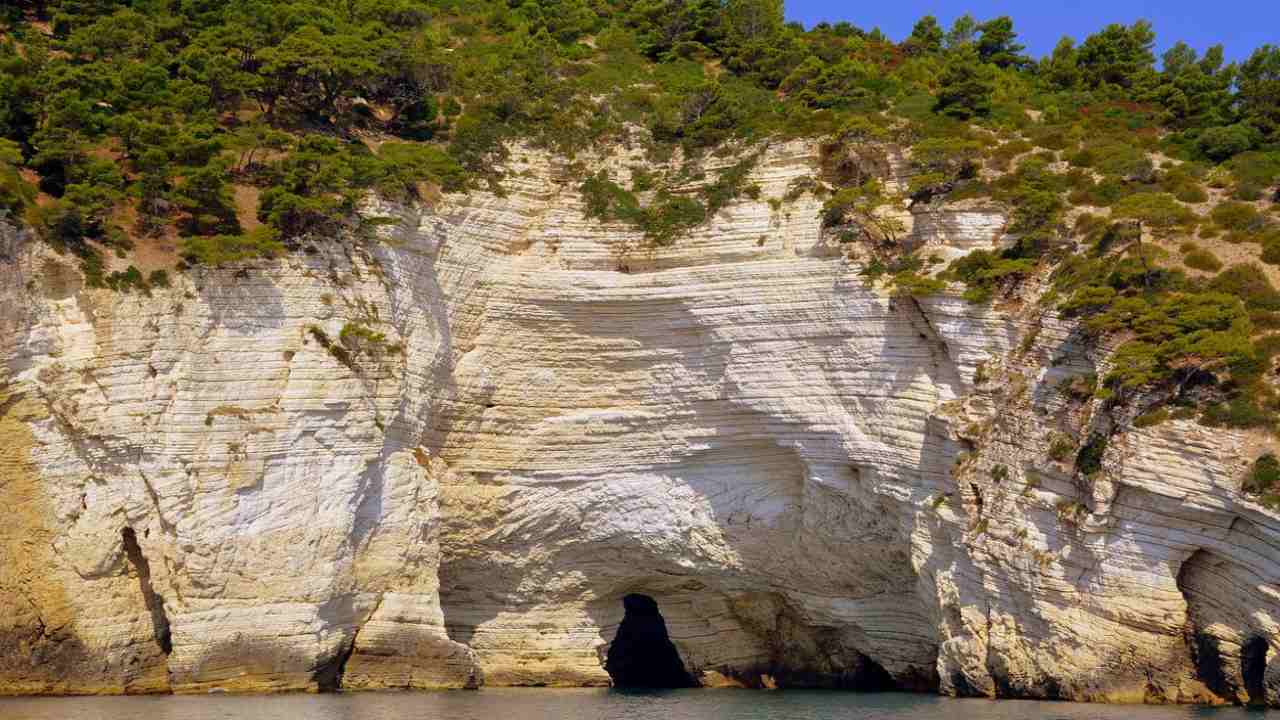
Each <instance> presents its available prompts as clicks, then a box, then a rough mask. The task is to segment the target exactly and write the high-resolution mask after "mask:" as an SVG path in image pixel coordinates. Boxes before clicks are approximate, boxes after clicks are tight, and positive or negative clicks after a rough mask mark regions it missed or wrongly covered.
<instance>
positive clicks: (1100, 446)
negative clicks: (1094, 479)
mask: <svg viewBox="0 0 1280 720" xmlns="http://www.w3.org/2000/svg"><path fill="white" fill-rule="evenodd" d="M1106 452H1107V436H1106V435H1103V434H1102V433H1094V434H1092V435H1090V436H1089V440H1088V442H1086V443H1085V444H1084V445H1082V446H1080V451H1079V452H1077V453H1076V472H1078V473H1080V474H1082V475H1084V476H1086V477H1088V476H1090V475H1094V474H1096V473H1097V472H1098V471H1100V470H1102V458H1103V456H1104V455H1106Z"/></svg>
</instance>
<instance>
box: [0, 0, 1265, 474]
mask: <svg viewBox="0 0 1280 720" xmlns="http://www.w3.org/2000/svg"><path fill="white" fill-rule="evenodd" d="M1154 47H1155V36H1154V34H1153V32H1152V29H1151V27H1150V25H1148V24H1147V23H1144V22H1138V23H1135V24H1133V25H1128V26H1125V25H1109V26H1107V27H1105V28H1102V29H1101V30H1100V31H1098V32H1096V33H1094V34H1093V35H1090V36H1089V37H1087V38H1084V39H1083V40H1082V41H1080V42H1078V43H1077V42H1076V41H1074V40H1071V39H1065V38H1064V39H1063V41H1062V42H1060V43H1059V44H1058V46H1057V47H1056V48H1055V50H1054V52H1053V53H1052V55H1050V56H1049V57H1046V58H1042V59H1038V60H1037V59H1033V58H1029V57H1027V56H1025V55H1024V54H1023V50H1024V49H1023V47H1022V46H1021V45H1020V44H1019V42H1018V36H1017V32H1016V28H1015V24H1014V22H1013V20H1011V19H1010V18H1008V17H997V18H990V19H985V20H983V21H979V20H977V19H974V18H972V17H970V16H967V15H966V16H964V17H961V18H960V19H959V20H957V21H956V22H955V23H954V25H953V26H952V27H950V28H943V27H941V26H940V25H939V24H938V22H937V20H936V19H935V18H932V17H925V18H923V19H921V20H920V22H919V23H917V25H916V26H915V28H914V29H913V31H912V33H911V35H910V36H909V37H908V38H906V39H905V40H903V41H902V42H894V41H891V40H890V39H888V38H886V37H885V36H884V35H883V34H882V33H880V32H879V31H878V30H864V29H861V28H858V27H856V26H854V25H852V24H850V23H837V24H827V23H821V24H818V25H816V26H814V27H813V28H810V29H805V28H803V27H801V26H800V25H798V24H794V23H787V22H785V21H784V17H783V13H782V3H781V0H346V1H345V2H342V3H333V2H322V1H321V0H243V1H241V2H231V3H221V2H199V1H196V0H190V1H188V0H183V1H182V2H178V1H177V0H46V1H41V2H20V3H17V4H16V5H14V6H13V7H12V8H9V9H7V10H6V11H5V12H3V13H0V216H21V217H22V218H23V219H24V221H25V222H26V223H27V224H29V225H30V226H31V227H32V228H33V229H34V230H35V231H36V232H37V233H38V234H39V236H40V237H42V238H43V239H45V240H46V241H47V242H48V243H50V245H52V246H53V247H54V248H56V249H58V250H60V251H63V252H69V253H71V254H73V255H74V256H75V257H77V258H78V259H79V261H80V264H81V267H82V268H83V269H84V272H85V274H86V276H87V278H88V280H89V283H90V285H93V286H98V287H111V288H115V289H118V290H121V291H131V290H138V291H142V292H146V291H149V289H150V288H154V287H162V286H163V285H164V284H167V283H168V275H167V274H166V275H163V276H154V274H153V276H152V277H143V275H142V273H141V272H140V271H138V270H137V269H136V268H130V269H126V270H124V271H117V272H108V271H107V265H106V263H105V261H104V254H105V253H108V252H114V253H116V254H117V255H120V256H121V257H127V253H128V250H129V249H130V248H132V247H133V246H134V245H136V244H137V243H140V242H147V241H148V239H149V238H151V237H161V236H172V235H176V236H177V237H178V238H179V239H180V252H181V257H182V259H183V261H182V263H181V266H180V269H181V268H182V267H195V266H220V265H228V264H236V263H243V262H248V261H252V260H254V259H257V258H271V257H277V256H280V255H283V254H285V253H288V252H294V251H298V250H299V249H305V248H310V247H313V246H314V245H316V244H317V243H321V242H356V241H359V239H360V238H362V237H366V236H367V235H366V234H365V233H361V232H358V231H359V230H361V227H360V224H361V221H360V220H359V218H358V215H357V213H356V212H355V209H356V207H357V205H358V203H359V202H360V201H361V199H362V198H364V197H365V196H366V195H367V194H368V193H370V192H380V193H383V194H385V195H387V196H391V197H395V198H403V199H418V200H422V201H424V202H428V203H430V202H434V201H435V199H437V198H438V197H439V194H440V193H449V192H458V191H465V190H469V189H477V188H479V189H485V190H488V191H491V192H494V193H498V194H501V193H502V192H503V191H504V181H505V180H506V178H505V177H504V174H503V173H504V166H505V163H504V161H506V160H508V159H509V157H510V155H511V153H512V151H513V150H515V149H516V148H517V147H518V146H525V147H531V148H535V149H541V150H546V151H549V152H552V153H555V154H558V155H560V156H562V157H565V158H566V159H568V160H570V161H574V160H576V159H577V158H578V156H581V155H586V154H588V153H594V152H595V151H596V150H597V149H601V148H604V149H607V148H610V147H623V146H625V147H632V148H637V147H638V148H639V149H640V150H643V151H644V153H645V154H646V155H647V158H648V161H647V162H646V163H644V165H643V166H637V167H631V168H628V169H627V172H624V173H622V174H623V175H627V177H621V176H619V175H618V174H617V173H615V174H614V175H612V176H611V175H610V174H609V173H608V172H603V171H601V172H597V171H596V170H595V168H598V165H595V166H592V167H593V169H592V170H590V171H588V170H586V169H585V168H586V167H588V164H587V163H581V162H571V163H570V164H569V165H567V167H569V168H570V169H571V172H572V173H574V174H575V175H576V177H575V179H574V181H573V183H574V186H576V187H577V189H578V190H579V192H580V193H581V196H582V200H583V204H584V208H585V213H586V215H587V216H589V217H591V218H593V219H596V220H598V221H601V222H609V223H622V224H626V225H629V226H631V227H633V228H635V229H636V230H638V231H639V232H641V233H643V235H644V237H645V238H646V241H647V242H648V243H650V244H651V245H654V246H665V245H670V244H673V243H676V242H678V241H679V240H680V238H681V237H682V236H684V235H685V234H687V233H688V232H690V231H691V230H694V229H695V228H697V227H699V226H701V225H703V224H704V223H707V222H708V221H709V220H710V219H712V218H713V217H715V216H716V214H717V213H719V212H720V211H722V210H724V209H725V208H726V207H729V206H730V205H731V204H732V203H734V202H735V201H738V200H739V199H740V198H744V197H748V198H756V199H758V198H759V195H760V192H761V191H760V188H759V187H758V186H756V185H754V184H753V183H752V182H751V180H750V177H751V174H752V170H753V169H754V167H755V165H756V163H757V161H758V158H759V157H760V154H761V153H762V152H763V149H764V148H766V147H768V144H769V143H770V142H772V141H774V140H776V139H786V138H791V137H806V138H819V139H821V145H820V147H821V154H820V165H821V167H820V168H819V172H817V173H815V176H814V177H810V178H802V179H799V180H797V181H796V182H795V183H793V185H792V187H790V188H788V190H787V192H786V194H785V195H784V196H783V197H771V198H768V199H767V200H768V202H769V203H770V206H771V207H772V208H773V210H774V211H775V212H778V213H784V212H790V209H789V208H787V207H786V205H787V204H788V203H793V202H795V201H797V200H799V199H800V198H801V197H802V196H804V195H806V194H809V195H812V196H813V197H815V198H817V199H819V200H820V201H821V202H822V211H821V212H822V216H821V222H822V228H823V233H824V236H825V237H826V238H828V239H830V240H832V241H833V243H834V244H836V245H838V247H839V249H840V251H841V253H842V254H843V255H845V256H846V257H849V258H857V259H859V260H861V261H863V262H862V268H861V274H862V276H863V277H865V278H867V279H869V280H872V281H875V280H878V279H880V278H887V279H888V280H889V281H890V283H891V285H892V287H893V291H894V292H896V293H898V294H903V295H912V296H920V295H928V294H932V293H937V292H942V291H944V290H945V287H946V283H947V282H957V283H961V284H963V285H964V286H965V297H966V298H967V299H968V300H970V301H972V302H975V303H986V302H994V301H997V300H1004V299H1008V298H1012V297H1013V295H1014V291H1015V290H1017V289H1018V288H1019V286H1020V285H1021V284H1022V283H1023V282H1024V280H1026V279H1027V278H1029V277H1032V276H1035V275H1038V274H1050V275H1051V277H1052V289H1051V291H1050V293H1049V295H1048V296H1046V300H1045V301H1044V306H1045V307H1051V306H1053V303H1054V302H1056V303H1057V306H1056V309H1057V310H1059V311H1060V312H1062V313H1064V314H1065V315H1066V316H1068V317H1071V318H1075V319H1078V320H1079V322H1080V326H1081V328H1082V329H1083V331H1084V332H1085V333H1086V334H1087V335H1088V336H1089V337H1090V338H1091V339H1092V340H1094V341H1096V342H1098V343H1108V344H1110V346H1114V347H1115V348H1116V352H1115V355H1114V357H1113V358H1112V360H1113V363H1112V365H1111V369H1110V370H1108V372H1107V373H1106V374H1105V377H1102V378H1101V379H1097V378H1095V379H1092V380H1091V381H1089V382H1087V383H1086V382H1085V380H1084V379H1077V381H1075V382H1074V383H1073V384H1072V385H1071V386H1070V387H1069V388H1067V391H1068V394H1069V396H1070V397H1071V398H1072V399H1073V400H1076V401H1079V402H1085V401H1086V400H1092V399H1095V398H1096V399H1101V400H1104V401H1107V402H1115V403H1121V402H1128V401H1133V402H1135V403H1139V404H1141V405H1142V406H1141V407H1138V408H1136V410H1137V411H1140V412H1141V414H1142V417H1144V418H1149V417H1151V416H1152V413H1158V412H1159V408H1160V406H1161V405H1163V404H1172V405H1174V406H1177V407H1180V408H1184V409H1187V408H1194V409H1195V411H1196V412H1198V413H1199V415H1200V418H1201V420H1202V421H1204V422H1208V423H1211V424H1221V425H1231V426H1249V427H1253V426H1265V427H1274V422H1275V421H1274V418H1275V413H1276V412H1277V411H1280V398H1277V397H1276V394H1275V392H1274V391H1273V390H1271V389H1270V385H1269V384H1268V383H1267V382H1266V381H1265V380H1264V378H1265V377H1266V376H1267V375H1268V372H1269V371H1270V370H1271V369H1272V358H1273V356H1274V355H1276V354H1277V350H1276V346H1277V345H1280V341H1276V340H1275V339H1274V338H1275V335H1273V333H1275V332H1277V331H1278V330H1280V320H1278V319H1277V318H1280V295H1278V294H1277V292H1276V291H1275V289H1274V288H1272V287H1271V285H1270V283H1269V282H1268V281H1267V276H1266V273H1265V271H1264V269H1263V268H1262V267H1259V266H1256V265H1252V264H1237V265H1234V266H1232V267H1227V268H1225V269H1224V268H1223V267H1222V262H1221V261H1220V260H1219V257H1223V258H1225V257H1227V255H1225V254H1220V255H1215V254H1214V253H1212V252H1210V251H1209V250H1208V249H1206V248H1202V247H1199V246H1195V247H1188V248H1184V249H1183V251H1182V256H1183V257H1182V259H1183V263H1184V265H1185V267H1186V268H1191V269H1194V270H1196V271H1198V272H1197V273H1192V275H1194V276H1195V277H1188V275H1187V273H1185V272H1184V271H1183V270H1182V269H1180V268H1182V267H1183V266H1182V265H1178V263H1177V262H1176V259H1174V260H1170V259H1169V258H1167V257H1165V254H1167V250H1165V249H1162V248H1161V247H1160V246H1161V245H1162V244H1167V243H1168V242H1170V239H1171V238H1175V237H1177V238H1179V240H1180V239H1181V236H1187V237H1189V236H1190V235H1192V234H1193V233H1195V234H1198V236H1199V237H1200V238H1202V239H1204V240H1208V239H1210V238H1221V239H1222V241H1225V242H1231V243H1242V244H1246V245H1253V246H1257V248H1260V252H1259V253H1258V257H1259V258H1260V259H1261V261H1262V262H1264V263H1269V264H1277V265H1280V216H1278V215H1277V213H1276V212H1275V207H1276V205H1275V201H1276V200H1277V199H1280V198H1278V197H1277V193H1278V190H1277V184H1280V109H1278V108H1280V47H1277V46H1274V45H1267V46H1263V47H1261V48H1258V49H1257V50H1256V51H1254V52H1253V53H1252V54H1251V55H1250V57H1249V58H1248V60H1246V61H1245V62H1242V63H1225V62H1224V54H1223V50H1222V48H1221V47H1214V48H1210V49H1209V50H1207V51H1206V52H1205V53H1204V54H1203V55H1200V54H1198V53H1197V52H1196V51H1194V50H1192V49H1191V48H1190V47H1189V46H1187V45H1186V44H1183V43H1177V44H1175V45H1173V46H1172V47H1171V48H1170V49H1169V50H1168V51H1167V52H1165V53H1164V55H1163V57H1162V58H1160V62H1158V63H1157V58H1156V57H1155V54H1154V52H1153V48H1154ZM1157 68H1158V69H1157ZM899 152H901V153H902V154H903V155H904V156H906V157H909V158H910V165H911V168H910V170H911V173H910V175H911V179H910V181H909V183H908V186H907V187H905V188H903V189H902V195H903V196H901V197H900V196H898V195H897V194H896V193H895V192H891V191H890V190H889V189H888V187H891V186H888V187H887V186H886V184H885V183H884V182H883V181H882V179H883V178H884V177H886V176H887V172H888V167H889V163H888V158H889V157H892V156H896V153H899ZM1157 153H1158V154H1157ZM1153 158H1158V159H1159V160H1160V161H1159V163H1156V162H1153ZM593 160H594V157H593ZM677 160H678V162H677ZM712 168H714V169H712ZM991 170H994V171H996V173H995V174H992V173H991V172H984V171H991ZM1210 191H1212V193H1211V192H1210ZM1224 197H1225V198H1229V199H1226V200H1223V199H1222V198H1224ZM974 198H981V199H983V200H985V201H987V202H990V203H994V204H998V205H1001V206H1003V207H1005V208H1006V209H1007V210H1008V213H1009V224H1008V227H1007V228H1006V230H1007V232H1008V233H1009V235H1010V236H1012V237H1013V238H1014V239H1015V242H1013V243H1011V244H1010V245H1009V246H1008V247H1006V248H1002V249H999V250H980V251H976V252H974V253H971V254H970V255H968V256H966V257H963V258H961V259H959V260H957V261H955V262H953V263H952V264H951V265H950V266H949V267H947V268H945V270H943V271H942V272H941V273H938V272H934V270H938V269H941V268H927V267H926V260H924V259H922V258H920V257H917V256H913V255H909V254H907V253H906V251H905V249H904V248H903V247H902V242H901V241H902V236H903V234H904V230H905V228H904V225H903V223H902V222H901V221H900V220H898V219H897V218H898V217H900V213H901V211H902V209H903V208H904V207H905V206H906V205H908V204H920V203H930V202H934V201H947V200H961V199H974ZM1211 199H1212V200H1213V202H1214V204H1213V206H1212V207H1209V203H1210V201H1211ZM326 239H327V240H326ZM1173 242H1175V243H1176V242H1178V240H1173ZM1171 268H1179V269H1171ZM1048 298H1052V302H1051V301H1050V300H1049V299H1048ZM361 327H363V326H361ZM366 330H367V328H366ZM370 333H371V334H370ZM322 335H323V333H320V332H318V330H316V331H313V332H311V336H312V337H313V338H314V339H316V340H317V341H318V342H322V344H324V345H325V346H326V347H328V348H330V351H331V352H333V353H334V354H335V357H337V356H340V355H341V356H342V357H345V358H346V359H347V361H348V362H350V363H354V362H355V359H356V358H358V357H360V356H365V355H371V354H374V353H375V352H383V351H389V349H387V348H383V344H384V342H385V339H378V338H377V337H376V333H374V332H373V331H368V333H365V332H363V331H362V330H361V329H360V328H352V329H351V330H350V332H346V331H344V333H343V336H342V337H340V338H338V339H337V340H334V341H330V340H329V339H328V338H322ZM340 359H341V358H340ZM1085 385H1087V388H1085ZM1156 417H1158V415H1156ZM1091 445H1092V441H1090V442H1089V443H1087V444H1086V445H1085V449H1087V448H1089V447H1091ZM1081 452H1084V449H1082V450H1081Z"/></svg>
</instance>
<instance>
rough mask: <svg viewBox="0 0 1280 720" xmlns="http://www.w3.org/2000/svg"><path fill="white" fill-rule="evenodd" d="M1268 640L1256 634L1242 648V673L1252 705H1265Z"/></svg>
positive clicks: (1245, 688)
mask: <svg viewBox="0 0 1280 720" xmlns="http://www.w3.org/2000/svg"><path fill="white" fill-rule="evenodd" d="M1267 650H1268V646H1267V640H1266V638H1264V637H1260V636H1257V635H1254V636H1253V637H1251V638H1249V640H1248V642H1246V643H1245V644H1244V645H1243V646H1242V647H1241V648H1240V675H1241V679H1243V680H1244V690H1245V692H1246V693H1248V694H1249V704H1250V705H1265V704H1266V703H1267V689H1266V684H1265V682H1264V681H1265V679H1266V675H1267Z"/></svg>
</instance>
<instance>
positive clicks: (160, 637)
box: [120, 527, 173, 655]
mask: <svg viewBox="0 0 1280 720" xmlns="http://www.w3.org/2000/svg"><path fill="white" fill-rule="evenodd" d="M120 536H121V539H122V540H123V542H124V554H125V556H126V557H127V558H128V559H129V564H130V565H132V566H133V569H134V572H136V573H138V585H139V586H141V588H142V601H143V602H144V603H145V604H146V606H147V612H149V613H151V628H152V630H153V632H154V633H155V638H156V645H159V646H160V650H161V651H162V652H164V654H165V655H168V654H169V653H171V652H173V638H172V635H171V634H170V630H169V616H168V615H166V614H165V611H164V598H162V597H160V596H159V595H158V594H156V591H155V588H153V587H152V586H151V563H149V562H147V557H146V556H145V555H143V554H142V547H141V546H139V545H138V536H137V534H136V533H134V531H133V528H131V527H126V528H125V529H123V530H121V531H120Z"/></svg>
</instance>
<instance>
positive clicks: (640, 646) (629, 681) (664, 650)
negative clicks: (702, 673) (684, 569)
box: [604, 594, 698, 688]
mask: <svg viewBox="0 0 1280 720" xmlns="http://www.w3.org/2000/svg"><path fill="white" fill-rule="evenodd" d="M622 607H623V609H624V610H625V613H626V614H625V615H624V616H623V618H622V624H621V625H619V626H618V634H617V636H616V637H615V638H614V639H613V644H612V645H610V646H609V655H608V658H607V659H606V661H605V666H604V669H605V671H606V672H608V673H609V677H610V678H612V679H613V685H614V687H619V688H688V687H697V686H698V683H697V681H695V680H694V679H693V677H692V676H690V675H689V673H688V672H687V671H686V670H685V668H684V662H683V661H681V659H680V653H679V652H677V651H676V646H675V645H674V644H672V642H671V638H670V637H668V635H667V623H666V621H664V620H663V619H662V613H660V612H658V603H657V602H655V601H654V599H653V598H651V597H649V596H648V595H637V594H632V595H627V596H626V597H624V598H623V599H622Z"/></svg>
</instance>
